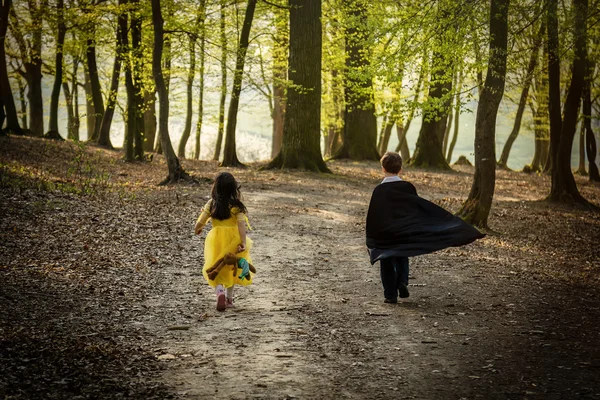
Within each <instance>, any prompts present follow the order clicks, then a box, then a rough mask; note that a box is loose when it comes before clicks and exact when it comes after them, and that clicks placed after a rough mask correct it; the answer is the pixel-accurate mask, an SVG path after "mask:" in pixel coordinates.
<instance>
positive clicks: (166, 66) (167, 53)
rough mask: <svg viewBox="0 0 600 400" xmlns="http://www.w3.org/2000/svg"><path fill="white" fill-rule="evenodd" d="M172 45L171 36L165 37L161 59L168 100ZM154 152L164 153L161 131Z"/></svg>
mask: <svg viewBox="0 0 600 400" xmlns="http://www.w3.org/2000/svg"><path fill="white" fill-rule="evenodd" d="M171 47H172V44H171V37H170V36H167V37H166V38H165V42H164V48H163V57H162V61H161V62H162V66H163V67H162V70H163V79H164V82H165V90H166V93H167V100H168V99H169V93H170V88H171V63H172V52H171V50H172V49H171ZM157 91H158V90H157ZM154 113H155V115H156V110H155V111H154ZM154 152H155V153H157V154H162V153H163V150H162V140H161V137H160V132H159V135H158V136H157V141H156V146H155V147H154Z"/></svg>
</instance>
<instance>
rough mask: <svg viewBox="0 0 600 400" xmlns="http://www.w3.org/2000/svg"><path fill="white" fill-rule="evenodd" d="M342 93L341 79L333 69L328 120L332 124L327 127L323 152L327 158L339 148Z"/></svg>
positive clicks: (341, 127)
mask: <svg viewBox="0 0 600 400" xmlns="http://www.w3.org/2000/svg"><path fill="white" fill-rule="evenodd" d="M343 93H344V86H343V82H342V77H341V76H340V74H339V73H338V71H337V69H335V68H334V69H332V71H331V100H332V101H331V102H332V108H333V112H332V114H331V115H330V118H331V120H332V122H330V123H329V126H328V127H327V147H326V151H325V153H326V154H327V156H329V157H330V156H331V155H333V154H335V153H337V151H338V150H339V149H340V146H341V136H342V129H343V125H342V123H343V121H344V106H343V97H344V96H343ZM330 112H331V111H330Z"/></svg>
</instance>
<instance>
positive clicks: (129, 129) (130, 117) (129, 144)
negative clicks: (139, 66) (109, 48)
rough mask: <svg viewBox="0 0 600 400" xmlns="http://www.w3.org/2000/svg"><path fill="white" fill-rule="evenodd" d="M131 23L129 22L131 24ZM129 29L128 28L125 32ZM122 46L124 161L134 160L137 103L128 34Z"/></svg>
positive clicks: (132, 56) (131, 47)
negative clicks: (124, 56)
mask: <svg viewBox="0 0 600 400" xmlns="http://www.w3.org/2000/svg"><path fill="white" fill-rule="evenodd" d="M124 18H125V19H124V21H123V22H125V24H127V19H128V18H127V16H126V15H125V16H124ZM131 25H132V24H129V26H131ZM127 31H129V28H128V29H127V30H126V32H127ZM122 41H123V43H122V45H123V48H126V49H127V52H128V56H127V59H128V60H127V63H126V64H125V89H126V91H127V112H126V116H125V138H124V145H123V147H124V148H125V161H134V160H135V148H134V146H135V139H134V138H135V131H136V130H137V118H136V114H137V104H136V101H135V99H136V95H135V85H134V83H133V81H134V78H133V70H134V68H135V67H134V65H135V64H134V62H133V59H134V57H135V54H133V46H130V45H129V35H125V36H124V37H123V38H122Z"/></svg>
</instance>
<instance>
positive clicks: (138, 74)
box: [130, 0, 146, 161]
mask: <svg viewBox="0 0 600 400" xmlns="http://www.w3.org/2000/svg"><path fill="white" fill-rule="evenodd" d="M131 3H132V4H133V6H134V9H135V10H136V11H137V12H134V13H132V14H131V22H130V23H131V54H132V55H133V60H132V62H133V71H132V73H133V89H134V102H135V128H136V129H135V131H134V132H133V153H134V158H135V159H136V160H138V161H141V160H143V159H144V134H145V132H146V129H145V128H146V127H145V125H144V113H143V112H142V109H143V107H144V95H143V91H144V87H143V84H142V80H143V64H142V59H143V54H142V17H141V7H140V1H139V0H131Z"/></svg>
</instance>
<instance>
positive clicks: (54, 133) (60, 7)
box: [45, 0, 67, 140]
mask: <svg viewBox="0 0 600 400" xmlns="http://www.w3.org/2000/svg"><path fill="white" fill-rule="evenodd" d="M64 12H65V4H64V1H63V0H57V1H56V15H57V21H56V22H57V25H58V31H57V35H56V58H55V69H56V71H55V74H54V85H53V86H52V94H51V96H50V128H49V131H48V132H46V135H45V136H46V137H48V138H50V139H56V140H63V138H62V136H60V133H59V132H58V100H59V98H60V89H61V86H62V80H63V46H64V44H65V35H66V33H67V28H66V26H65V18H64V17H65V16H64Z"/></svg>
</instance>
